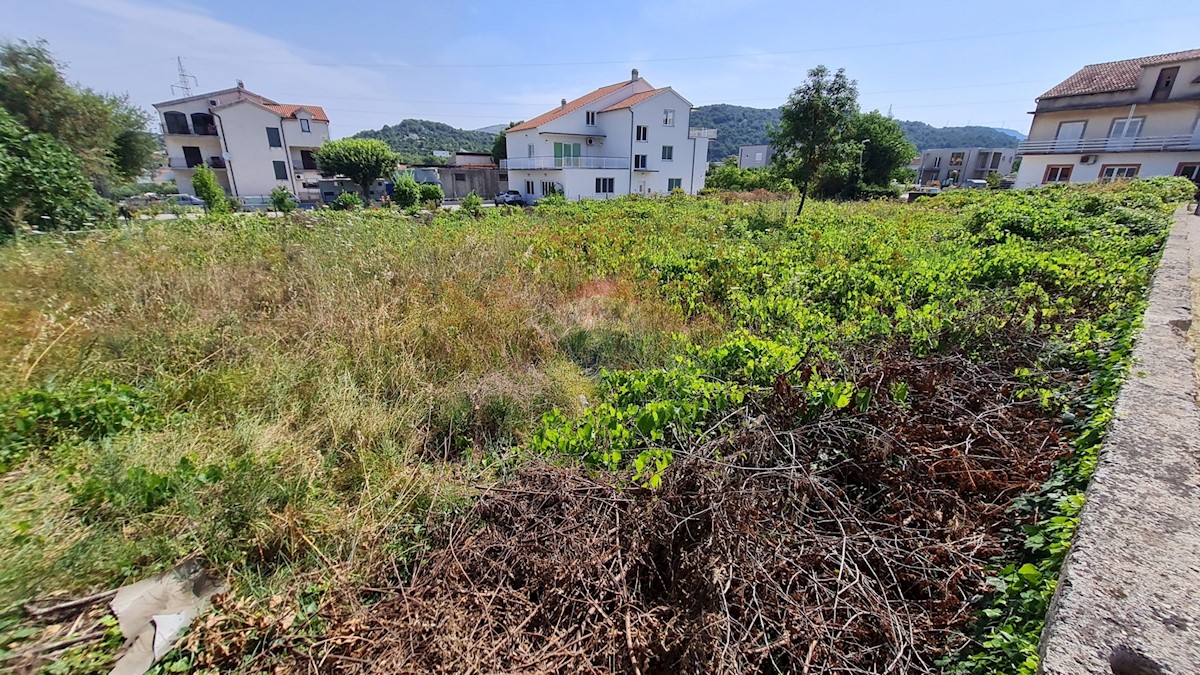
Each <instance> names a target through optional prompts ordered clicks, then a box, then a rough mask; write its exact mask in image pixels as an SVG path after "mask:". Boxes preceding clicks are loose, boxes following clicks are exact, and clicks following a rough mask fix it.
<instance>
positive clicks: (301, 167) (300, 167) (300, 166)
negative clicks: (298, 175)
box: [292, 162, 317, 171]
mask: <svg viewBox="0 0 1200 675" xmlns="http://www.w3.org/2000/svg"><path fill="white" fill-rule="evenodd" d="M292 168H293V169H295V170H296V171H316V170H317V164H316V163H315V162H309V163H308V164H305V163H304V162H292Z"/></svg>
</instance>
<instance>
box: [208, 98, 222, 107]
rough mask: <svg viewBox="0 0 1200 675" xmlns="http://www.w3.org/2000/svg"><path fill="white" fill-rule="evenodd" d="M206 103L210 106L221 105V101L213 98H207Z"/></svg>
mask: <svg viewBox="0 0 1200 675" xmlns="http://www.w3.org/2000/svg"><path fill="white" fill-rule="evenodd" d="M208 104H209V105H211V106H218V105H221V102H220V101H219V100H217V99H215V98H210V99H208Z"/></svg>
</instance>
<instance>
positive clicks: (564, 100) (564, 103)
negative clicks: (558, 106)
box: [562, 98, 567, 108]
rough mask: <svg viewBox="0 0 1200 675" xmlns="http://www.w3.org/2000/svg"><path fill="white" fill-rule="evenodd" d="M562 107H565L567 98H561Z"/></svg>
mask: <svg viewBox="0 0 1200 675" xmlns="http://www.w3.org/2000/svg"><path fill="white" fill-rule="evenodd" d="M562 107H564V108H565V107H567V99H565V98H564V99H563V102H562Z"/></svg>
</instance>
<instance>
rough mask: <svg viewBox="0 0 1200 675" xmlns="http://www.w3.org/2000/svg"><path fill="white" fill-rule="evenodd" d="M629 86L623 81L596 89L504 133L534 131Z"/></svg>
mask: <svg viewBox="0 0 1200 675" xmlns="http://www.w3.org/2000/svg"><path fill="white" fill-rule="evenodd" d="M629 84H630V80H625V81H624V82H618V83H616V84H610V85H608V86H607V87H600V88H599V89H597V90H595V91H593V92H591V93H589V94H584V95H583V96H580V97H579V98H577V99H575V100H574V101H568V102H567V104H566V105H562V106H559V107H557V108H555V109H554V110H550V111H548V112H544V113H542V114H541V115H538V116H537V117H535V118H533V119H531V120H529V121H527V122H522V123H520V124H518V125H517V126H515V127H512V128H511V129H505V133H508V132H510V131H526V130H529V129H536V128H538V127H540V126H542V125H543V124H546V123H547V122H553V121H554V120H556V119H558V118H560V117H562V116H563V115H566V114H567V113H570V112H574V111H576V110H579V109H580V108H582V107H584V106H586V105H588V104H590V103H594V102H596V101H598V100H600V99H602V98H604V97H605V96H608V95H609V94H612V93H615V92H617V91H620V90H621V88H622V87H625V86H627V85H629Z"/></svg>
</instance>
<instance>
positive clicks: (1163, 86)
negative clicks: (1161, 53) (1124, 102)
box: [1150, 66, 1179, 101]
mask: <svg viewBox="0 0 1200 675" xmlns="http://www.w3.org/2000/svg"><path fill="white" fill-rule="evenodd" d="M1178 77H1179V66H1174V67H1171V68H1163V69H1162V70H1160V71H1159V72H1158V81H1157V82H1155V83H1154V93H1152V94H1150V100H1151V101H1162V100H1165V99H1166V98H1167V97H1169V96H1170V95H1171V87H1174V86H1175V80H1176V79H1177V78H1178Z"/></svg>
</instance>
